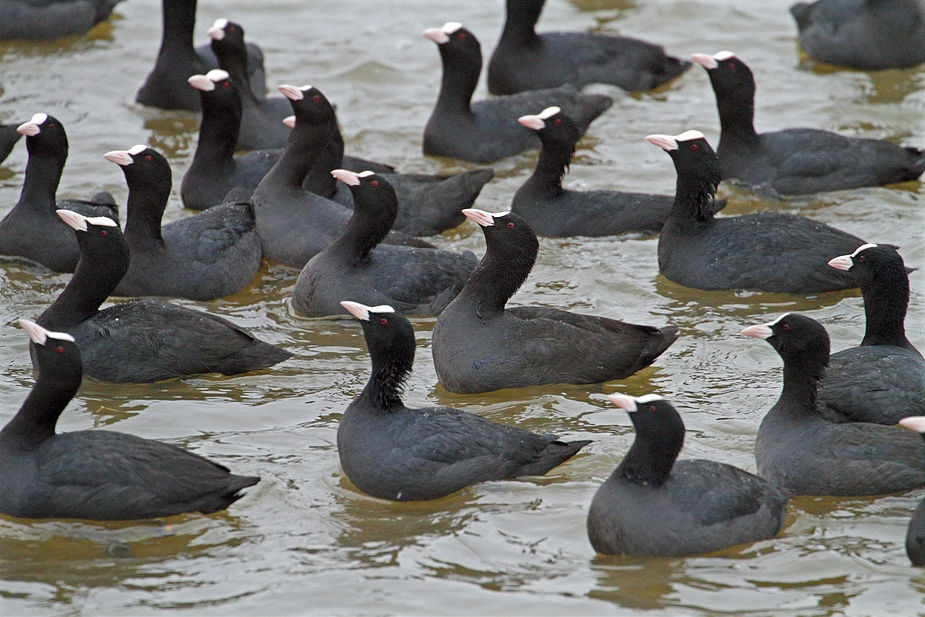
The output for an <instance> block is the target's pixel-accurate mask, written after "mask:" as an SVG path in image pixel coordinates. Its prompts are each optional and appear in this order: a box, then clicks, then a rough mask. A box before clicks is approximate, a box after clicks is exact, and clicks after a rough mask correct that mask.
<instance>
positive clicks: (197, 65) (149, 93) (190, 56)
mask: <svg viewBox="0 0 925 617" xmlns="http://www.w3.org/2000/svg"><path fill="white" fill-rule="evenodd" d="M196 1H197V0H163V2H162V9H163V30H162V34H161V47H160V50H158V52H157V60H156V62H155V64H154V68H153V69H152V70H151V72H150V73H149V74H148V76H147V78H146V79H145V83H144V84H143V85H142V86H141V88H140V89H139V90H138V94H136V95H135V101H136V102H138V103H140V104H142V105H146V106H148V107H159V108H161V109H188V110H190V111H199V109H200V107H199V96H198V94H197V93H196V92H193V91H191V90H190V89H189V85H188V84H187V81H186V80H187V79H189V77H190V75H201V74H205V73H207V72H208V71H209V70H211V69H217V68H218V60H217V59H216V58H215V54H214V53H212V49H211V48H210V47H209V46H208V45H202V46H200V47H196V48H193V31H194V30H195V28H196ZM247 68H248V77H249V83H250V87H251V90H253V92H254V94H255V95H256V96H258V97H261V96H263V95H264V92H265V91H266V89H267V87H266V75H265V73H264V70H263V52H262V51H260V48H259V47H257V46H256V45H254V44H252V43H248V44H247Z"/></svg>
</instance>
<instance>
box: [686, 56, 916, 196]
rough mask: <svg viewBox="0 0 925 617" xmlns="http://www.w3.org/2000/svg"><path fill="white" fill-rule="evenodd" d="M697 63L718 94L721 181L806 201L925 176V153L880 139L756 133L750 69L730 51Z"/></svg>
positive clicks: (815, 131)
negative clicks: (812, 196) (807, 197)
mask: <svg viewBox="0 0 925 617" xmlns="http://www.w3.org/2000/svg"><path fill="white" fill-rule="evenodd" d="M691 57H692V58H693V59H694V62H696V63H698V64H700V65H701V66H703V67H704V68H705V69H707V73H708V74H709V76H710V83H711V84H712V85H713V92H714V93H715V94H716V104H717V107H718V108H719V123H720V129H721V131H720V139H719V147H718V148H717V156H718V157H719V164H720V169H721V170H722V175H723V179H726V180H732V179H735V180H739V181H741V182H744V183H746V184H748V185H751V186H754V187H759V188H760V189H771V191H772V192H776V193H778V194H780V195H803V194H807V193H819V192H822V191H838V190H842V189H854V188H858V187H862V186H880V185H884V184H893V183H895V182H906V181H909V180H915V179H917V178H918V177H919V176H921V175H922V172H925V153H923V152H922V151H921V150H919V149H918V148H911V147H908V148H904V147H902V146H897V145H896V144H893V143H890V142H888V141H884V140H881V139H859V138H855V137H845V136H843V135H839V134H837V133H830V132H828V131H821V130H818V129H787V130H784V131H776V132H773V133H757V132H756V131H755V126H754V117H755V78H754V76H753V75H752V72H751V70H750V69H749V68H748V66H746V65H745V63H744V62H742V61H741V60H740V59H739V58H737V57H736V56H735V55H734V54H733V53H732V52H731V51H721V52H719V53H717V54H714V55H713V56H709V55H707V54H694V55H693V56H691Z"/></svg>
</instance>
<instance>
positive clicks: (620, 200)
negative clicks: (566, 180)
mask: <svg viewBox="0 0 925 617" xmlns="http://www.w3.org/2000/svg"><path fill="white" fill-rule="evenodd" d="M518 122H520V123H521V124H522V125H523V126H525V127H527V128H529V129H532V130H534V131H536V132H537V135H539V137H540V141H541V142H542V144H543V146H542V149H541V150H540V157H539V159H538V160H537V162H536V169H535V170H534V171H533V175H531V176H530V178H528V179H527V181H526V182H525V183H524V184H523V186H521V187H520V188H519V189H517V192H516V193H514V199H513V201H512V202H511V211H512V212H515V213H516V214H518V215H520V216H521V217H523V219H524V220H525V221H527V223H529V225H530V227H532V228H533V231H535V232H536V233H537V234H538V235H540V236H557V237H564V236H610V235H614V234H622V233H626V232H630V231H642V232H658V231H660V230H661V229H662V225H664V224H665V220H666V219H667V218H668V214H669V212H671V205H672V203H674V198H673V197H671V196H670V195H652V194H649V193H623V192H619V191H572V190H568V189H564V188H562V177H563V176H564V175H565V173H566V172H567V171H568V168H569V165H570V164H571V162H572V155H573V154H575V144H577V143H578V140H579V139H580V138H581V133H580V131H579V129H578V126H577V125H576V124H575V122H573V121H572V119H571V118H569V117H568V116H567V115H566V114H565V113H563V112H562V110H560V109H559V108H558V107H549V108H547V109H545V110H543V111H542V112H541V113H539V114H537V115H529V116H522V117H521V118H519V119H518Z"/></svg>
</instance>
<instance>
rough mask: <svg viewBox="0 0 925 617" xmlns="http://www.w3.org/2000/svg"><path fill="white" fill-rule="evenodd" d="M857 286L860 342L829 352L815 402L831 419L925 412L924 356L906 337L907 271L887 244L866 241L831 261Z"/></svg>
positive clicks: (886, 420) (882, 419)
mask: <svg viewBox="0 0 925 617" xmlns="http://www.w3.org/2000/svg"><path fill="white" fill-rule="evenodd" d="M829 265H830V266H832V267H833V268H837V269H839V270H844V271H847V272H848V273H849V274H851V276H852V277H854V280H855V281H856V282H857V283H858V286H859V287H860V288H861V295H862V296H863V297H864V315H865V318H866V322H867V326H866V330H865V332H864V338H863V340H862V341H861V344H860V346H859V347H851V348H849V349H843V350H841V351H839V352H836V353H834V354H832V357H831V358H830V359H829V369H828V370H827V371H826V374H825V379H823V380H822V382H821V383H820V384H819V395H818V398H817V406H818V407H819V410H820V411H821V412H822V413H823V415H825V417H826V418H827V419H829V420H832V421H834V422H847V421H851V422H876V423H878V424H889V425H892V424H896V423H897V422H899V421H900V420H901V419H903V418H905V417H907V416H925V359H923V358H922V354H921V353H919V350H918V349H916V348H915V346H914V345H913V344H912V343H910V342H909V339H908V338H906V327H905V320H906V309H907V307H908V306H909V274H908V272H907V271H906V267H905V264H904V263H903V258H902V257H900V255H899V253H898V252H896V249H895V247H892V246H889V245H880V246H878V245H876V244H864V245H862V246H860V247H858V249H857V250H856V251H854V252H853V253H851V254H850V255H842V256H840V257H836V258H834V259H832V260H831V261H829Z"/></svg>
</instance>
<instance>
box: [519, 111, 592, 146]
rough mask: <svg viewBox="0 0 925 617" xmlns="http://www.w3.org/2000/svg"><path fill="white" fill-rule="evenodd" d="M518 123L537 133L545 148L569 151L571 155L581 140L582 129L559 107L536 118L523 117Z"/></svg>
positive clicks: (541, 113) (543, 112)
mask: <svg viewBox="0 0 925 617" xmlns="http://www.w3.org/2000/svg"><path fill="white" fill-rule="evenodd" d="M517 121H518V122H520V123H521V124H522V125H524V126H525V127H527V128H528V129H533V130H534V131H536V132H537V134H538V135H539V136H540V141H542V142H543V146H544V147H554V148H559V149H563V150H567V151H568V152H569V154H571V153H574V152H575V144H576V143H578V140H579V139H581V129H579V128H578V125H577V124H575V121H574V120H572V119H571V118H569V117H568V116H566V115H565V114H564V113H563V112H562V110H561V109H560V108H558V107H547V108H546V109H544V110H543V111H542V112H540V113H539V114H537V115H535V116H521V117H520V118H518V119H517Z"/></svg>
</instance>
